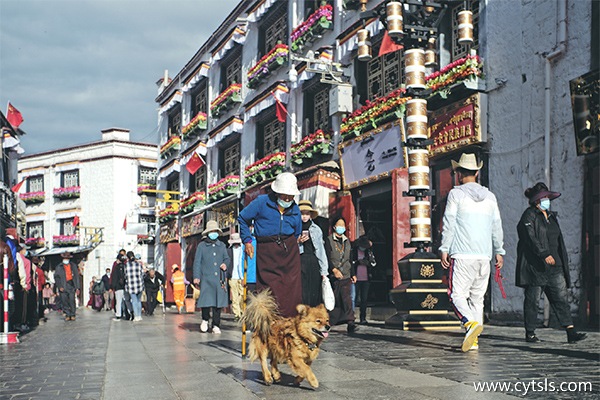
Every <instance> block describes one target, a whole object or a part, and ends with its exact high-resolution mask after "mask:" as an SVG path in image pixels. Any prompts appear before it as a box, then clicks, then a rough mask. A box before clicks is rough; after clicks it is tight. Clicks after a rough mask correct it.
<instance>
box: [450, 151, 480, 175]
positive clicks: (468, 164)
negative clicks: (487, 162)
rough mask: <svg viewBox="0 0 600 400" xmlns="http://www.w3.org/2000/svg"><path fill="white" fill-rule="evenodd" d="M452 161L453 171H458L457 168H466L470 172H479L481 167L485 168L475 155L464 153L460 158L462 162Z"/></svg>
mask: <svg viewBox="0 0 600 400" xmlns="http://www.w3.org/2000/svg"><path fill="white" fill-rule="evenodd" d="M451 161H452V169H453V170H456V169H457V168H464V169H468V170H470V171H479V170H480V169H481V167H483V161H479V164H478V163H477V158H476V157H475V154H468V153H463V155H461V156H460V160H458V162H456V161H454V160H451Z"/></svg>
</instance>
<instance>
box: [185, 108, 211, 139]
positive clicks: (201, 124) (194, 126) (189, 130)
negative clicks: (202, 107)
mask: <svg viewBox="0 0 600 400" xmlns="http://www.w3.org/2000/svg"><path fill="white" fill-rule="evenodd" d="M206 122H207V121H206V113H204V112H202V111H200V112H199V113H198V114H196V116H195V117H194V118H192V120H191V121H190V123H189V124H187V125H186V126H184V127H183V129H182V130H181V135H182V136H183V137H184V138H187V137H189V136H192V135H194V134H195V133H196V132H198V131H200V130H204V129H206Z"/></svg>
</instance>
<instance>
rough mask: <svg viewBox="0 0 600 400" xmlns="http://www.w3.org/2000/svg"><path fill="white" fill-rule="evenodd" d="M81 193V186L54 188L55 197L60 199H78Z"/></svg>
mask: <svg viewBox="0 0 600 400" xmlns="http://www.w3.org/2000/svg"><path fill="white" fill-rule="evenodd" d="M80 195H81V187H80V186H70V187H61V188H56V189H54V197H55V198H57V199H60V200H64V199H76V198H78V197H79V196H80Z"/></svg>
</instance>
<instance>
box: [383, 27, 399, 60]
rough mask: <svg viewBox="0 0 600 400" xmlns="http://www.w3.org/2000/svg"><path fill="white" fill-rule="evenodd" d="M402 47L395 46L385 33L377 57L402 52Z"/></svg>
mask: <svg viewBox="0 0 600 400" xmlns="http://www.w3.org/2000/svg"><path fill="white" fill-rule="evenodd" d="M403 48H404V46H402V45H401V44H396V43H394V41H393V40H392V38H391V37H390V35H388V33H387V31H385V33H384V34H383V40H382V41H381V46H380V47H379V57H381V56H382V55H384V54H387V53H393V52H394V51H398V50H402V49H403Z"/></svg>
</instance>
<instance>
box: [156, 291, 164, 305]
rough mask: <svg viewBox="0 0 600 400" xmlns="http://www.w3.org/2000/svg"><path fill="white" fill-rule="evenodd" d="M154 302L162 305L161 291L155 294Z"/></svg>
mask: <svg viewBox="0 0 600 400" xmlns="http://www.w3.org/2000/svg"><path fill="white" fill-rule="evenodd" d="M156 301H157V302H159V303H162V302H163V298H162V290H159V291H158V292H157V293H156Z"/></svg>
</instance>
